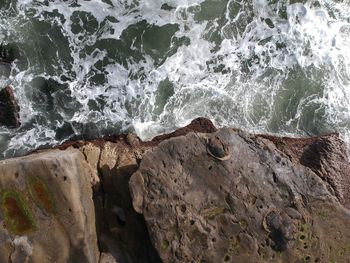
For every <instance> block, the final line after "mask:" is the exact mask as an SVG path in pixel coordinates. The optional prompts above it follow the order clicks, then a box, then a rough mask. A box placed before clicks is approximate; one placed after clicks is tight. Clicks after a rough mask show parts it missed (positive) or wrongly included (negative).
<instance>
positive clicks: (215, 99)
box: [0, 0, 350, 158]
mask: <svg viewBox="0 0 350 263" xmlns="http://www.w3.org/2000/svg"><path fill="white" fill-rule="evenodd" d="M0 43H3V44H10V45H11V46H12V47H14V49H15V50H16V60H15V61H14V62H13V63H12V64H11V65H10V66H8V65H5V64H0V86H1V87H4V86H5V85H8V84H11V85H13V87H14V89H15V93H16V96H17V97H18V100H19V104H20V107H21V113H20V115H21V119H22V126H21V127H20V128H18V129H7V128H5V127H0V158H8V157H11V156H15V155H21V154H25V153H26V152H28V151H30V150H32V149H34V148H37V147H40V146H49V145H54V144H58V143H61V142H63V141H65V140H69V139H74V138H75V139H89V138H94V137H98V136H102V135H107V134H116V133H119V132H126V131H135V132H136V133H137V134H138V135H139V136H140V137H141V138H143V139H148V138H151V137H152V136H155V135H157V134H160V133H164V132H169V131H172V130H174V129H176V128H177V127H180V126H183V125H186V124H187V123H189V122H190V121H191V120H192V119H193V118H196V117H198V116H204V117H208V118H210V119H211V120H213V121H214V123H215V124H216V125H217V126H219V127H221V126H232V127H238V128H243V129H245V130H248V131H251V132H259V133H274V134H279V135H289V136H310V135H318V134H323V133H328V132H333V131H338V132H340V134H341V135H342V136H343V137H344V138H345V139H347V138H348V137H349V135H348V134H349V129H350V0H318V1H316V0H309V1H305V0H167V1H166V0H89V1H88V0H1V1H0Z"/></svg>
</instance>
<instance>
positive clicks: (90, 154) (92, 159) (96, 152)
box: [79, 143, 101, 188]
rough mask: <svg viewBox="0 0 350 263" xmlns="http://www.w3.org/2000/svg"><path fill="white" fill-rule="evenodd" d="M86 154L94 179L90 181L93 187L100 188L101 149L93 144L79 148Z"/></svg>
mask: <svg viewBox="0 0 350 263" xmlns="http://www.w3.org/2000/svg"><path fill="white" fill-rule="evenodd" d="M79 150H80V151H81V152H82V153H83V154H84V156H85V160H86V162H87V163H88V164H89V165H90V167H91V171H92V177H91V179H90V182H91V185H92V186H93V187H94V188H98V186H99V183H100V178H99V177H98V165H99V162H100V154H101V149H100V148H99V147H97V146H95V145H94V144H92V143H87V144H85V145H83V146H81V147H80V148H79Z"/></svg>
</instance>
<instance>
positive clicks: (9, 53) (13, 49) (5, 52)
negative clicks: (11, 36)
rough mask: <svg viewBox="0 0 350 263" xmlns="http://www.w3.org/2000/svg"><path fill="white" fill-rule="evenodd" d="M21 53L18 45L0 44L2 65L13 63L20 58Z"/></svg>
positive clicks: (0, 61)
mask: <svg viewBox="0 0 350 263" xmlns="http://www.w3.org/2000/svg"><path fill="white" fill-rule="evenodd" d="M19 55H20V52H19V48H18V46H17V45H16V44H0V63H12V62H13V61H14V60H15V59H17V58H19Z"/></svg>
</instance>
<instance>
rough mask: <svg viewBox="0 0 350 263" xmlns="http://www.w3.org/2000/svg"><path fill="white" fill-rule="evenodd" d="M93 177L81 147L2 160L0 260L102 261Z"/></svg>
mask: <svg viewBox="0 0 350 263" xmlns="http://www.w3.org/2000/svg"><path fill="white" fill-rule="evenodd" d="M91 177H92V171H91V168H90V166H89V165H87V163H86V161H85V158H84V156H83V155H82V154H81V153H80V152H79V151H78V150H75V149H68V150H65V151H60V150H53V151H50V152H44V153H40V154H34V155H29V156H27V157H22V158H16V159H10V160H5V161H2V162H0V221H1V224H0V239H1V240H2V241H5V242H4V243H3V244H5V245H4V246H1V249H0V250H1V252H2V253H1V254H0V262H9V259H11V262H12V263H17V262H18V263H22V262H43V263H44V262H62V263H63V262H74V263H75V262H91V263H95V262H97V261H98V257H99V253H98V249H97V238H96V230H95V227H94V226H95V214H94V205H93V201H92V190H91V184H90V178H91Z"/></svg>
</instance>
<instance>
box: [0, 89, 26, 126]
mask: <svg viewBox="0 0 350 263" xmlns="http://www.w3.org/2000/svg"><path fill="white" fill-rule="evenodd" d="M19 111H20V108H19V106H18V103H17V100H16V98H15V95H14V92H13V88H12V87H11V86H7V87H6V88H4V89H2V90H0V125H4V126H6V127H9V128H18V127H19V126H20V125H21V121H20V118H19Z"/></svg>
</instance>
